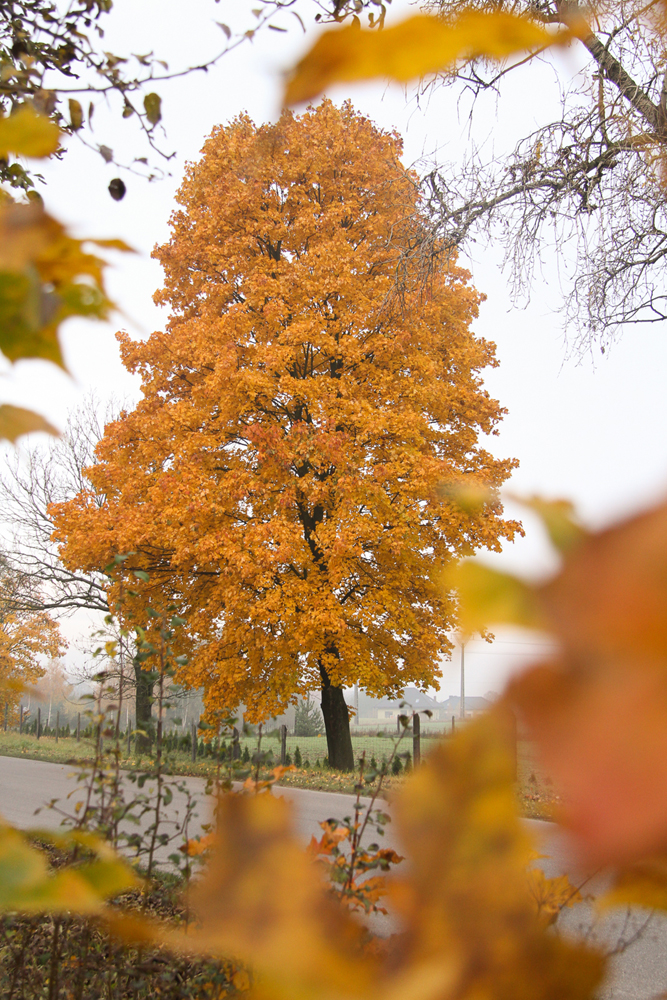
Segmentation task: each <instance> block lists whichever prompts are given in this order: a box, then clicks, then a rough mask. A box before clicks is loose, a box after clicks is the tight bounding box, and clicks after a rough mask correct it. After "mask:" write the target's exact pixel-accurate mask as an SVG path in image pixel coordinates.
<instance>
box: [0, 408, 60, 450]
mask: <svg viewBox="0 0 667 1000" xmlns="http://www.w3.org/2000/svg"><path fill="white" fill-rule="evenodd" d="M33 431H43V432H44V433H45V434H55V435H56V436H58V434H59V433H60V431H58V430H56V428H55V427H54V426H53V425H52V424H50V423H49V422H48V420H46V419H45V418H44V417H41V416H40V415H39V413H33V411H32V410H25V409H23V407H22V406H10V405H9V403H4V404H2V405H0V439H4V440H6V441H11V442H12V443H13V442H14V441H16V439H17V438H19V437H21V435H22V434H31V433H32V432H33Z"/></svg>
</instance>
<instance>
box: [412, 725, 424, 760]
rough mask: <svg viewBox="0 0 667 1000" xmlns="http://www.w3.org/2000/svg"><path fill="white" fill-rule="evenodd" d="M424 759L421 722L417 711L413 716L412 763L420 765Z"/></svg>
mask: <svg viewBox="0 0 667 1000" xmlns="http://www.w3.org/2000/svg"><path fill="white" fill-rule="evenodd" d="M421 761H422V747H421V723H420V721H419V712H415V714H414V715H413V716H412V765H413V767H419V765H420V764H421Z"/></svg>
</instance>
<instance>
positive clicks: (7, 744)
mask: <svg viewBox="0 0 667 1000" xmlns="http://www.w3.org/2000/svg"><path fill="white" fill-rule="evenodd" d="M240 742H241V752H243V751H244V750H245V749H246V747H247V749H248V751H249V752H250V753H252V752H253V751H254V750H255V748H256V746H257V741H256V739H255V738H243V737H242V738H241V741H240ZM352 742H353V746H354V752H355V758H357V759H358V758H359V757H361V754H362V752H365V753H366V761H367V764H371V763H373V762H375V764H377V765H379V766H381V765H382V763H383V761H384V760H388V759H389V758H390V756H391V753H392V750H393V740H391V739H390V738H388V737H381V736H378V737H369V736H363V737H354V738H353V741H352ZM435 745H436V739H435V738H434V737H429V738H426V739H425V738H424V737H422V756H423V757H424V756H427V755H428V752H429V749H430V748H431V747H433V746H435ZM297 747H298V748H299V752H300V754H301V757H302V761H303V766H302V767H300V768H298V769H296V770H294V771H290V772H288V773H287V774H285V775H284V776H283V778H282V780H281V782H280V783H281V784H283V785H291V786H293V787H296V788H311V789H315V790H317V791H326V792H341V793H347V794H354V784H355V780H356V779H355V776H354V775H353V774H345V773H341V772H337V771H331V770H329V768H327V767H326V766H324V765H323V761H324V758H325V756H326V740H325V739H324V738H323V737H317V736H315V737H294V736H291V737H288V739H287V752H288V753H289V754H290V757H291V758H292V761H293V760H294V756H295V754H296V750H297ZM262 748H263V749H264V750H268V749H270V750H272V751H273V755H274V759H275V760H276V763H278V761H279V755H280V745H279V743H278V741H277V740H273V739H266V740H265V741H264V742H263V744H262ZM126 749H127V748H126V746H125V745H124V744H123V758H122V762H123V766H124V767H126V768H128V769H137V768H141V767H142V766H146V764H147V762H148V760H149V758H147V757H146V756H144V757H143V758H139V757H137V756H136V755H135V754H131V755H130V756H127V752H126ZM401 750H403V751H405V750H409V751H410V752H411V751H412V737H411V736H409V737H406V738H405V739H404V740H403V742H402V744H401ZM0 756H3V757H25V758H27V759H31V760H45V761H51V762H53V763H56V764H71V765H75V764H78V763H80V762H83V761H85V760H92V758H93V746H92V744H91V742H90V741H89V740H85V739H84V738H82V739H81V741H80V742H77V741H76V739H75V738H73V737H70V738H69V739H67V738H63V737H61V738H60V739H59V740H58V742H57V743H56V741H55V738H54V737H53V736H42V737H41V738H40V739H39V740H37V739H36V738H35V737H34V736H31V735H27V734H24V735H19V734H18V733H16V732H7V733H3V732H0ZM170 762H171V763H172V765H173V766H172V771H173V773H175V774H181V775H192V776H195V777H201V778H208V777H212V776H213V775H214V774H215V772H216V769H217V763H216V761H215V760H213V759H212V758H209V757H205V758H203V759H198V760H197V761H196V762H193V761H192V759H191V756H190V753H189V752H187V753H186V752H176V753H173V754H171V755H170ZM517 772H518V783H517V792H518V796H519V801H520V806H521V811H522V813H523V815H524V816H527V817H530V818H534V819H552V818H553V817H554V814H555V812H556V811H557V808H558V804H559V800H558V796H557V795H556V794H555V792H554V790H553V787H552V785H551V782H550V781H549V778H548V776H545V775H544V774H543V773H542V772H541V770H540V768H539V766H538V764H537V761H536V759H535V756H534V751H533V748H532V746H531V745H530V744H528V743H526V742H523V741H521V742H519V745H518V754H517ZM403 778H404V775H399V776H396V777H395V776H393V775H392V776H390V777H388V778H386V779H385V788H386V789H387V791H391V790H392V789H393V788H396V787H398V786H399V785H400V784H401V782H402V781H403Z"/></svg>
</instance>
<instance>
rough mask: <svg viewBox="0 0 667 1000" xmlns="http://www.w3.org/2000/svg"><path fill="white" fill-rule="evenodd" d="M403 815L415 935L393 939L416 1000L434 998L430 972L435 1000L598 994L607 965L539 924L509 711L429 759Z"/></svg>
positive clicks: (397, 891)
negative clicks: (425, 989)
mask: <svg viewBox="0 0 667 1000" xmlns="http://www.w3.org/2000/svg"><path fill="white" fill-rule="evenodd" d="M395 819H396V823H397V825H398V828H399V836H400V842H401V844H402V845H404V846H405V849H406V854H407V856H408V857H409V858H410V862H411V871H410V874H409V877H407V878H404V879H402V880H399V879H395V880H393V881H392V882H390V894H391V897H392V898H393V900H394V903H395V906H396V908H397V909H398V911H399V913H400V914H401V916H402V918H403V920H404V921H405V924H406V927H407V930H406V932H405V934H404V935H401V936H400V937H398V938H394V939H392V961H393V962H394V963H399V964H400V966H402V967H403V968H404V970H405V971H404V972H402V974H401V982H402V986H403V989H404V991H405V992H404V995H405V996H409V997H415V1000H416V998H417V997H420V1000H424V996H425V994H423V993H421V992H420V989H419V982H420V977H421V975H422V973H425V970H427V969H428V970H429V972H430V977H431V984H432V989H433V992H432V993H431V995H433V996H443V995H445V993H446V994H447V995H449V996H452V997H459V998H461V997H466V998H467V997H469V998H473V997H474V998H478V997H521V998H522V1000H530V998H547V997H556V996H561V997H568V998H569V1000H574V998H584V997H591V996H593V995H594V994H595V990H596V987H597V985H598V984H599V982H600V979H601V976H602V972H603V959H602V957H601V956H600V955H599V954H597V953H596V952H594V951H592V950H590V949H586V948H584V947H583V946H580V945H576V944H574V943H570V942H565V941H564V940H561V939H559V938H557V937H555V936H553V935H552V934H550V933H549V931H548V928H547V927H546V926H545V925H544V922H543V921H541V920H539V919H538V918H537V913H536V906H535V900H534V896H533V894H532V893H531V891H530V888H529V884H528V880H527V878H526V867H527V865H528V864H529V862H530V859H531V857H532V853H531V845H530V842H529V840H528V836H527V833H526V832H525V829H524V828H523V827H522V825H521V823H520V821H519V818H518V814H517V809H516V804H515V801H514V791H513V756H512V727H511V725H509V723H508V719H507V717H506V715H505V714H504V713H501V712H498V713H496V712H495V710H494V711H492V712H490V713H489V714H488V715H487V716H486V717H484V718H482V719H479V720H475V721H474V722H472V723H470V724H469V725H467V726H466V727H465V728H464V729H463V730H462V731H461V732H460V733H457V735H456V737H455V738H454V739H450V740H447V742H446V744H441V746H440V747H439V748H438V749H437V750H435V751H434V752H433V753H431V754H429V760H428V764H427V766H426V767H424V768H422V769H420V770H419V771H417V772H416V773H415V775H414V777H413V778H411V779H410V781H409V782H407V783H406V785H405V787H404V790H403V791H402V793H401V794H400V796H398V797H397V800H396V805H395ZM438 968H439V969H440V976H438V975H437V973H436V970H437V969H438ZM438 978H439V979H440V984H441V985H440V988H439V989H438V990H436V989H435V984H436V982H437V980H438ZM382 995H384V993H383V994H382Z"/></svg>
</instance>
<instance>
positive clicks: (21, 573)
mask: <svg viewBox="0 0 667 1000" xmlns="http://www.w3.org/2000/svg"><path fill="white" fill-rule="evenodd" d="M119 410H120V406H119V404H118V403H117V402H114V401H111V402H109V403H107V404H106V406H105V407H101V406H100V404H99V401H98V400H97V399H96V397H95V396H94V395H90V396H88V397H86V399H85V400H84V402H83V404H82V405H81V407H80V408H79V409H78V410H75V411H73V412H72V413H71V414H70V416H69V419H68V421H67V427H66V428H65V430H64V432H63V434H62V436H61V437H59V438H49V439H48V441H47V442H46V443H45V444H40V445H39V446H37V447H32V448H17V449H16V450H15V451H14V452H12V453H10V454H9V455H8V457H7V459H6V463H5V465H4V467H3V468H2V469H1V470H0V520H1V522H2V527H3V533H4V535H5V539H6V541H5V549H6V556H5V559H6V562H7V564H8V565H9V566H10V567H11V568H12V569H13V570H14V571H15V573H16V579H17V580H20V581H21V585H20V586H17V587H16V588H15V591H14V594H13V596H12V600H13V601H14V607H15V608H16V609H17V610H22V611H23V610H30V611H50V612H53V613H55V614H56V615H57V616H61V615H67V614H71V613H73V612H74V611H76V610H77V609H79V608H88V609H90V610H92V611H101V612H103V613H105V614H106V613H108V611H109V607H108V604H107V600H106V586H107V583H106V578H105V577H104V575H103V574H102V573H91V574H87V573H78V572H73V571H71V570H68V569H66V567H65V566H63V564H62V563H61V561H60V558H59V556H58V546H57V544H56V543H55V542H53V541H52V540H51V534H52V532H53V523H52V521H51V518H50V516H49V504H52V503H61V502H63V501H65V500H69V499H71V498H72V497H73V496H76V494H77V493H78V492H79V491H80V490H82V489H86V488H87V486H88V484H87V481H86V479H85V476H84V469H85V468H86V467H87V466H89V465H93V464H94V462H95V445H96V444H97V442H98V441H99V439H100V437H101V436H102V433H103V431H104V425H105V424H106V423H108V422H109V421H111V420H112V419H114V417H115V416H116V415H117V414H118V412H119ZM99 502H100V503H102V502H103V498H101V497H100V499H99Z"/></svg>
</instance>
